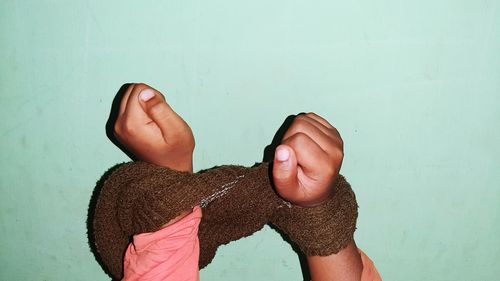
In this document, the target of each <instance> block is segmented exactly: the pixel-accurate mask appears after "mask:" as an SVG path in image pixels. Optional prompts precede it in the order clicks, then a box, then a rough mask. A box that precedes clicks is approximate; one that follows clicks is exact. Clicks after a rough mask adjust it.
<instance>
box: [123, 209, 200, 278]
mask: <svg viewBox="0 0 500 281" xmlns="http://www.w3.org/2000/svg"><path fill="white" fill-rule="evenodd" d="M200 221H201V209H200V208H199V207H195V208H194V209H193V212H192V213H190V214H189V215H187V216H186V217H184V218H182V219H181V220H179V221H177V222H175V223H173V224H171V225H169V226H167V227H164V228H162V229H160V230H158V231H156V232H152V233H142V234H139V235H135V236H134V238H133V242H132V243H130V244H129V246H128V248H127V251H126V252H125V260H124V274H123V279H122V280H124V281H135V280H141V281H159V280H162V281H174V280H175V281H198V280H200V276H199V271H198V259H199V256H200V242H199V240H198V226H199V224H200Z"/></svg>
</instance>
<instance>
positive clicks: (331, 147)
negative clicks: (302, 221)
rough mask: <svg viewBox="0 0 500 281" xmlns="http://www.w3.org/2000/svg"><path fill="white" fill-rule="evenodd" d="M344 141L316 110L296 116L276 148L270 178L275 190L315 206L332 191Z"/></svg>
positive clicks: (298, 203) (342, 155) (306, 205)
mask: <svg viewBox="0 0 500 281" xmlns="http://www.w3.org/2000/svg"><path fill="white" fill-rule="evenodd" d="M343 146H344V144H343V141H342V138H341V137H340V134H339V132H338V131H337V129H335V128H334V127H333V126H332V125H331V124H330V123H328V121H326V120H325V119H323V118H322V117H320V116H318V115H317V114H315V113H308V114H303V115H299V116H297V117H296V118H295V119H294V121H293V123H292V125H291V126H290V128H289V129H288V130H287V131H286V133H285V135H284V136H283V140H282V142H281V144H280V145H279V146H278V147H277V148H276V153H275V157H274V163H273V181H274V185H275V187H276V191H277V192H278V194H279V195H280V196H281V197H283V198H284V199H285V200H287V201H290V202H291V203H293V204H295V205H298V206H302V207H314V206H316V205H319V204H321V203H322V202H323V201H325V200H326V199H327V198H328V197H329V196H330V195H331V193H332V191H333V190H332V186H333V184H334V182H335V180H336V179H337V177H338V175H339V171H340V167H341V166H342V160H343V158H344V151H343V150H344V149H343Z"/></svg>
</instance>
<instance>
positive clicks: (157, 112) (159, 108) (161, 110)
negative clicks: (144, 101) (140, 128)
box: [148, 103, 165, 117]
mask: <svg viewBox="0 0 500 281" xmlns="http://www.w3.org/2000/svg"><path fill="white" fill-rule="evenodd" d="M148 111H149V114H151V115H153V116H162V115H165V107H164V106H163V104H162V103H157V104H154V105H153V106H151V107H149V108H148ZM163 117H165V116H163Z"/></svg>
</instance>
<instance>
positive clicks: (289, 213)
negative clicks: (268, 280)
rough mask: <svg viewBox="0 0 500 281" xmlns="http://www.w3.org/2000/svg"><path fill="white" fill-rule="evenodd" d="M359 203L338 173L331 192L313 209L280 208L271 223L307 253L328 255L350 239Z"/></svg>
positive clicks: (342, 246)
mask: <svg viewBox="0 0 500 281" xmlns="http://www.w3.org/2000/svg"><path fill="white" fill-rule="evenodd" d="M357 217H358V205H357V203H356V197H355V196H354V192H353V191H352V189H351V186H350V185H349V183H347V181H346V180H345V178H344V177H343V176H339V177H338V178H337V181H336V182H335V186H334V193H333V195H332V196H331V197H330V198H329V199H328V200H327V201H325V202H324V203H323V204H321V205H319V206H316V207H313V208H302V207H298V206H292V207H291V208H280V209H279V210H278V211H277V212H276V213H275V215H274V216H273V218H272V219H271V223H272V224H273V225H275V226H276V227H278V228H279V229H281V230H282V231H283V232H284V233H285V234H286V235H288V236H289V237H290V239H291V240H292V241H293V242H295V243H296V244H297V246H298V247H299V248H300V250H301V251H302V252H303V253H304V254H305V255H306V256H328V255H331V254H336V253H338V252H339V251H340V250H342V249H344V248H345V247H346V246H347V245H348V244H349V242H351V241H352V240H353V235H354V231H355V230H356V220H357Z"/></svg>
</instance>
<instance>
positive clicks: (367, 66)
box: [0, 0, 500, 280]
mask: <svg viewBox="0 0 500 281" xmlns="http://www.w3.org/2000/svg"><path fill="white" fill-rule="evenodd" d="M129 2H131V1H96V0H88V1H47V0H43V1H12V0H2V1H0V120H1V121H0V145H1V154H0V155H1V156H0V171H1V176H0V192H1V195H0V237H2V243H1V244H2V245H1V247H0V280H109V277H108V276H106V275H105V274H104V273H103V271H102V270H101V268H100V266H99V265H98V264H97V262H96V261H95V259H94V257H93V255H92V253H91V252H90V250H89V246H88V241H87V235H86V231H87V229H86V216H87V207H88V204H89V199H90V196H91V194H92V191H93V189H94V187H95V183H96V181H97V180H98V179H99V178H100V177H101V175H102V174H103V173H104V171H105V170H107V169H108V168H109V167H111V166H112V165H114V164H115V163H118V162H122V161H127V160H128V158H127V157H126V156H125V155H124V154H123V153H122V152H121V151H120V150H119V149H118V148H116V147H115V146H114V145H113V144H112V143H111V142H110V141H109V140H108V139H107V137H106V135H105V130H104V126H105V123H106V120H107V118H108V114H109V110H110V106H111V102H112V100H113V97H114V95H115V94H116V92H117V90H118V89H119V87H120V86H121V85H122V84H123V83H126V82H145V83H149V84H150V85H152V86H154V87H156V88H157V89H159V90H161V91H163V92H164V93H165V94H166V97H167V99H168V100H169V102H170V104H171V105H172V106H173V107H174V108H175V109H176V110H177V111H178V112H179V114H181V115H182V116H183V117H184V118H185V119H186V121H187V122H188V123H189V124H190V125H191V127H192V128H193V131H194V133H195V137H196V140H197V148H196V151H195V168H196V169H202V168H208V167H211V166H213V165H216V164H228V163H236V164H243V165H251V164H253V163H254V162H256V161H260V160H261V159H262V153H263V149H264V147H265V146H266V145H267V144H269V143H270V142H271V139H272V137H273V135H274V133H275V132H276V130H277V129H278V127H279V126H280V125H281V123H282V122H283V120H284V119H285V117H286V116H288V115H289V114H293V113H298V112H303V111H306V112H307V111H314V112H317V113H318V114H320V115H323V116H324V117H325V118H327V119H328V120H329V121H331V123H333V124H334V125H335V126H336V127H337V128H338V129H339V131H340V132H341V134H342V136H343V138H344V140H345V143H346V151H345V154H346V157H345V161H344V165H343V168H342V172H343V174H345V175H346V176H347V177H348V179H349V181H350V182H351V183H352V185H353V187H354V189H355V191H356V193H357V197H358V200H359V204H360V217H359V224H358V230H357V232H356V241H357V243H358V245H359V247H361V248H362V249H363V250H365V251H366V252H367V253H368V255H369V256H370V257H371V258H372V259H373V260H374V261H375V264H376V265H377V267H378V269H379V271H380V273H381V274H382V276H383V278H384V279H385V280H498V278H499V277H498V276H500V240H499V239H498V237H499V235H500V2H499V1H494V0H482V1H477V0H468V1H467V0H463V1H462V0H459V1H457V0H440V1H430V0H423V1H392V0H380V1H261V0H258V1H220V0H214V1H199V0H183V1H135V2H133V3H129ZM201 277H202V280H301V273H300V268H299V262H298V259H297V256H296V254H295V253H294V252H293V251H292V250H291V248H290V246H289V245H288V244H287V243H285V242H283V241H282V239H281V238H280V236H279V235H278V234H277V233H275V232H274V231H273V230H271V229H269V228H266V229H264V230H263V231H260V232H258V233H257V234H255V235H254V236H252V237H250V238H248V239H244V240H241V241H238V242H236V243H233V244H231V245H228V246H225V247H223V248H222V249H221V250H220V252H219V253H218V256H217V257H216V259H215V261H214V262H213V264H211V265H210V266H209V267H208V268H207V269H206V270H203V271H202V273H201Z"/></svg>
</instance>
